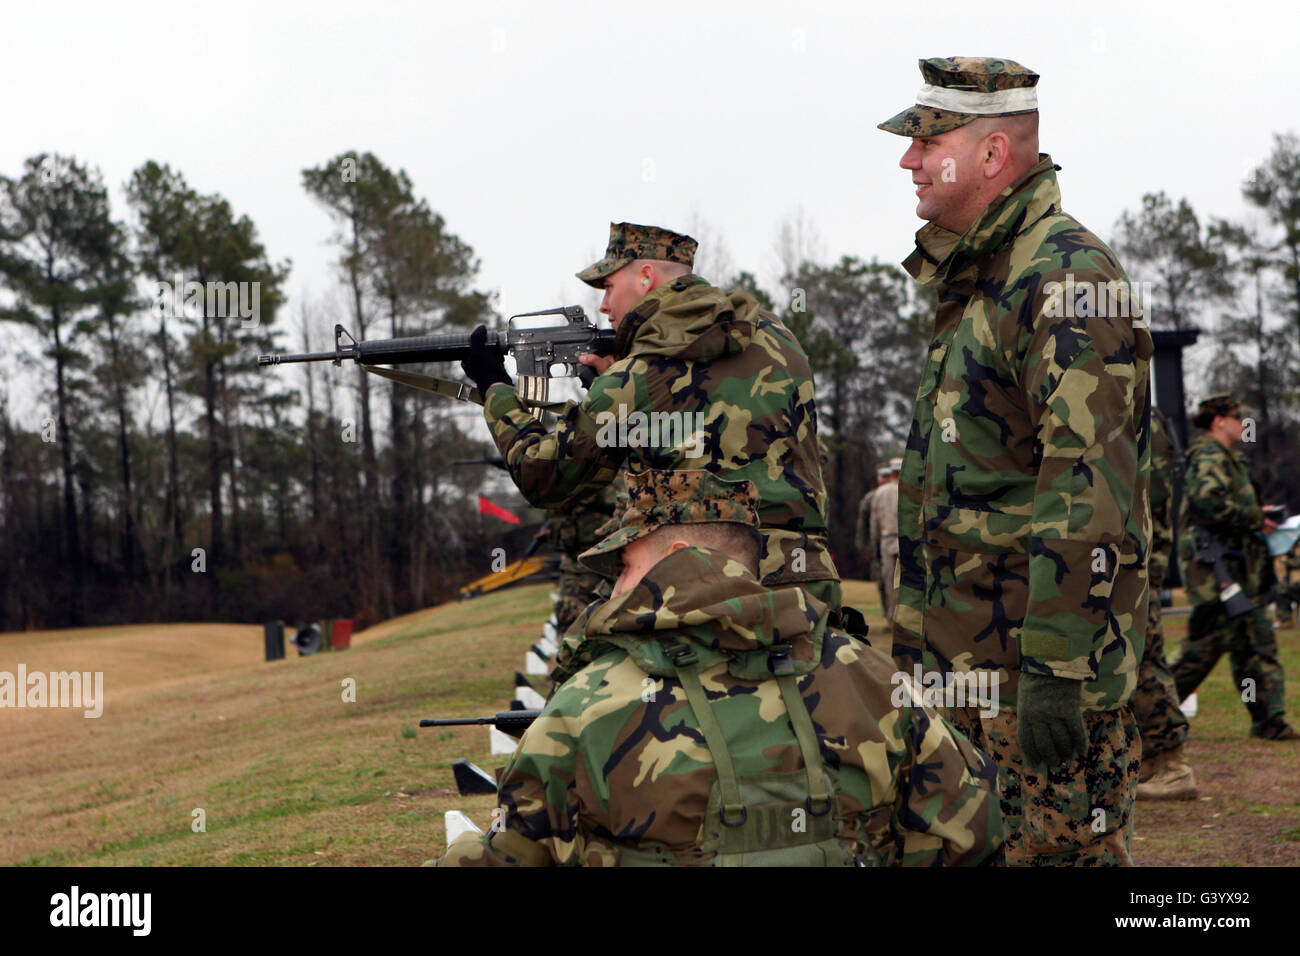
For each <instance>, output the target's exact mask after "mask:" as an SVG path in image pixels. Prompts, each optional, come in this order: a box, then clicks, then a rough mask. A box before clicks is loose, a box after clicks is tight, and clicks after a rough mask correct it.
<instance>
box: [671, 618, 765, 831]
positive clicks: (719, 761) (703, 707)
mask: <svg viewBox="0 0 1300 956" xmlns="http://www.w3.org/2000/svg"><path fill="white" fill-rule="evenodd" d="M664 653H665V654H667V655H668V659H669V660H670V661H672V662H673V665H674V666H675V667H676V668H677V679H678V680H679V681H681V683H682V690H683V691H685V693H686V700H687V702H688V703H689V704H690V705H691V710H693V711H694V712H695V719H696V721H698V722H699V725H700V731H701V732H702V733H703V734H704V742H705V743H706V744H707V745H708V748H709V753H710V754H712V756H713V765H714V768H715V769H716V770H717V772H718V786H719V788H720V789H721V790H722V807H721V808H720V809H719V810H718V816H719V817H720V818H721V820H722V824H723V826H728V827H738V826H741V825H742V824H743V823H744V822H745V820H746V819H748V817H749V811H747V810H746V809H745V804H744V802H743V801H742V800H741V799H740V784H739V783H738V782H737V780H736V767H735V764H734V763H732V760H731V751H730V750H728V749H727V738H726V737H725V736H724V735H723V733H722V725H721V724H719V723H718V718H717V715H716V714H714V713H713V708H712V707H711V706H710V705H709V698H708V697H707V696H706V695H705V693H704V685H703V684H701V683H700V660H699V658H698V657H696V656H695V651H694V650H692V648H691V646H690V645H689V644H680V643H678V644H672V645H665V647H664Z"/></svg>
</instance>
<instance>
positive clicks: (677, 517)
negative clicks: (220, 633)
mask: <svg viewBox="0 0 1300 956" xmlns="http://www.w3.org/2000/svg"><path fill="white" fill-rule="evenodd" d="M627 494H628V504H627V510H625V511H624V512H623V520H622V522H621V523H620V524H619V527H618V530H617V531H615V532H614V533H613V534H611V535H610V536H609V537H607V538H605V540H603V541H601V542H600V544H598V545H596V546H595V547H593V548H589V549H587V550H586V551H584V552H582V554H580V555H578V561H579V562H580V563H582V564H583V565H585V566H586V567H588V568H590V569H591V570H593V571H597V572H599V573H600V574H603V575H605V576H606V577H611V578H613V577H617V576H618V573H619V564H620V562H619V552H620V551H622V550H623V548H624V547H625V546H626V545H628V544H631V543H632V542H633V541H636V540H637V539H639V538H644V537H646V536H647V535H649V534H651V533H653V532H655V531H658V530H659V529H660V528H663V527H665V526H667V525H682V524H717V523H726V524H740V525H744V526H746V527H748V528H752V529H754V533H755V535H757V533H758V527H759V522H758V504H759V501H758V489H757V488H755V487H754V483H753V482H752V481H725V480H723V479H722V478H719V477H717V476H716V475H714V474H712V473H711V472H707V471H655V470H650V471H643V472H641V473H640V474H636V475H633V474H629V475H628V476H627Z"/></svg>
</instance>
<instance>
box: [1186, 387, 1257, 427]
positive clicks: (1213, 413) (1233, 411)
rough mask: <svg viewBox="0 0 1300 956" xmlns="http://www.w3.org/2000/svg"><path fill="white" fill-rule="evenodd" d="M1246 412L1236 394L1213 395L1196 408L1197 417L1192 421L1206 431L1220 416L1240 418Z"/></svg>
mask: <svg viewBox="0 0 1300 956" xmlns="http://www.w3.org/2000/svg"><path fill="white" fill-rule="evenodd" d="M1244 411H1245V409H1243V408H1242V407H1241V402H1240V401H1238V400H1237V395H1236V393H1235V392H1225V393H1224V394H1222V395H1211V396H1210V397H1209V398H1207V399H1205V401H1203V402H1201V404H1200V405H1198V406H1196V417H1195V418H1193V419H1192V424H1193V425H1195V426H1196V427H1197V428H1201V429H1206V428H1209V427H1210V423H1211V422H1213V421H1214V419H1215V418H1216V417H1217V416H1219V415H1228V416H1230V417H1234V418H1240V417H1241V415H1242V413H1243V412H1244Z"/></svg>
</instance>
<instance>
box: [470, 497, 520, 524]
mask: <svg viewBox="0 0 1300 956" xmlns="http://www.w3.org/2000/svg"><path fill="white" fill-rule="evenodd" d="M478 513H479V514H481V515H492V517H494V518H500V519H501V520H502V521H505V522H507V523H509V524H519V519H518V518H516V517H515V516H514V514H513V513H512V512H509V511H506V509H505V508H502V507H501V506H500V505H494V504H493V503H492V502H490V501H488V500H487V499H486V498H484V497H483V496H482V495H479V496H478Z"/></svg>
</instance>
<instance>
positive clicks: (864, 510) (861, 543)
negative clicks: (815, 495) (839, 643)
mask: <svg viewBox="0 0 1300 956" xmlns="http://www.w3.org/2000/svg"><path fill="white" fill-rule="evenodd" d="M891 474H892V473H891V472H890V470H889V466H888V465H885V466H884V467H881V468H878V469H876V487H874V488H872V489H871V490H870V491H868V492H867V493H866V494H865V495H863V496H862V500H861V501H860V502H859V503H858V523H857V525H856V527H855V532H854V536H853V543H854V544H856V545H857V548H858V553H859V554H861V555H862V556H863V557H864V558H865V559H866V562H867V577H868V579H869V580H872V581H875V582H876V587H877V588H878V589H879V591H880V607H881V610H882V611H883V610H884V607H885V584H884V581H883V580H882V579H881V576H880V542H879V541H876V540H874V539H873V538H872V536H871V500H872V499H873V498H875V496H876V492H877V491H879V490H880V489H881V488H883V487H885V485H887V484H889V478H890V475H891ZM886 617H888V616H886Z"/></svg>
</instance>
